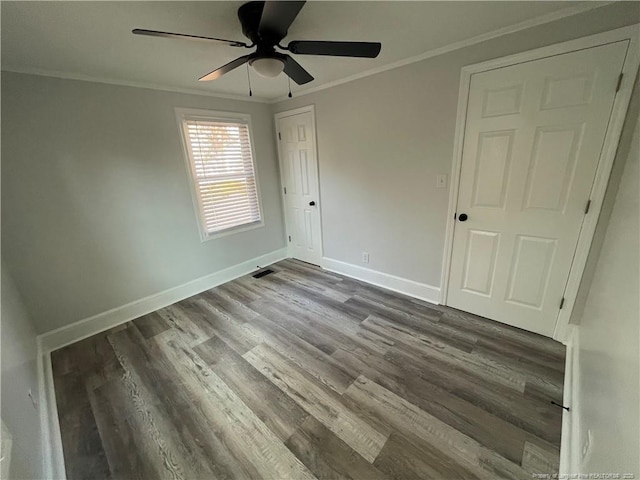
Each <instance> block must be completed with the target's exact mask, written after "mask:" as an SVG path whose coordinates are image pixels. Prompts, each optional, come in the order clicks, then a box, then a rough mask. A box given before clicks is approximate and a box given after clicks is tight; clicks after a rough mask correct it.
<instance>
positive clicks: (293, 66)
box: [284, 55, 313, 85]
mask: <svg viewBox="0 0 640 480" xmlns="http://www.w3.org/2000/svg"><path fill="white" fill-rule="evenodd" d="M285 57H286V58H285V59H284V73H285V74H287V75H288V76H289V78H291V80H293V81H294V82H296V83H297V84H298V85H304V84H305V83H309V82H311V81H313V77H312V76H311V74H310V73H309V72H307V71H306V70H305V69H304V68H302V65H300V64H299V63H298V62H296V61H295V60H294V59H293V58H292V57H291V56H289V55H285Z"/></svg>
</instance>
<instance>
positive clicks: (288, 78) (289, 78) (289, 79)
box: [287, 77, 293, 98]
mask: <svg viewBox="0 0 640 480" xmlns="http://www.w3.org/2000/svg"><path fill="white" fill-rule="evenodd" d="M287 80H288V81H289V98H291V97H293V95H291V77H287Z"/></svg>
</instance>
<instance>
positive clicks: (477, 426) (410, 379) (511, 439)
mask: <svg viewBox="0 0 640 480" xmlns="http://www.w3.org/2000/svg"><path fill="white" fill-rule="evenodd" d="M334 356H335V357H336V358H337V359H338V360H340V361H342V362H344V363H345V364H346V365H350V366H356V365H357V364H356V362H358V363H359V365H357V366H356V368H357V369H358V370H359V371H360V373H361V375H364V376H365V377H367V378H369V379H370V380H372V381H373V382H375V383H377V384H379V385H380V386H382V387H384V388H386V389H387V390H389V391H390V392H393V393H394V394H396V395H398V396H400V397H402V398H404V399H406V400H407V401H409V402H410V403H413V404H414V405H416V406H417V407H419V408H421V409H422V410H424V411H425V412H427V413H429V414H430V415H433V416H434V417H435V418H437V419H439V420H440V421H442V422H445V423H447V424H448V425H450V426H452V427H454V428H455V429H457V430H459V431H460V432H462V433H464V434H465V435H467V436H468V437H470V438H472V439H474V440H476V441H477V442H479V443H480V444H482V445H484V446H486V447H488V448H490V449H492V450H495V451H496V452H497V453H499V454H500V455H502V456H503V457H505V458H507V459H509V460H511V461H512V462H514V463H520V461H521V459H522V451H523V448H524V444H525V442H527V441H537V442H540V443H542V442H543V441H542V440H541V439H539V438H538V437H536V436H535V435H533V434H532V433H530V432H527V431H526V430H524V429H522V428H520V427H518V426H516V425H513V424H512V423H510V422H508V421H506V420H504V419H502V418H500V417H497V416H495V415H493V414H491V413H489V412H487V411H486V410H484V409H482V408H481V407H478V406H476V405H474V404H472V403H470V402H468V401H466V400H464V399H461V398H459V397H457V396H455V395H453V394H452V393H450V392H449V391H447V390H445V389H444V388H441V387H438V386H437V385H435V384H433V383H431V382H429V381H427V380H425V379H424V378H422V377H420V376H418V375H414V374H413V373H412V371H411V370H408V369H400V368H398V367H395V368H389V367H388V362H385V360H384V358H379V357H377V356H374V355H370V356H369V357H368V358H366V359H365V361H359V359H355V358H354V357H355V356H354V355H353V354H351V353H350V352H344V351H342V350H338V351H336V353H334Z"/></svg>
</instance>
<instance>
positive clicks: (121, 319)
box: [37, 248, 288, 480]
mask: <svg viewBox="0 0 640 480" xmlns="http://www.w3.org/2000/svg"><path fill="white" fill-rule="evenodd" d="M287 257H288V254H287V249H286V248H282V249H280V250H275V251H273V252H270V253H267V254H266V255H261V256H259V257H256V258H252V259H251V260H247V261H246V262H242V263H239V264H238V265H234V266H232V267H229V268H225V269H224V270H220V271H219V272H216V273H212V274H211V275H207V276H205V277H201V278H198V279H196V280H193V281H191V282H188V283H185V284H183V285H179V286H177V287H174V288H171V289H169V290H165V291H163V292H160V293H157V294H155V295H150V296H148V297H145V298H142V299H140V300H136V301H135V302H131V303H128V304H126V305H122V306H121V307H117V308H114V309H112V310H108V311H106V312H103V313H100V314H98V315H94V316H93V317H89V318H86V319H84V320H80V321H78V322H75V323H72V324H71V325H66V326H64V327H61V328H58V329H56V330H52V331H50V332H47V333H44V334H42V335H39V336H38V338H37V343H38V390H39V392H38V393H39V399H40V428H41V430H42V468H43V473H44V478H52V479H61V480H66V472H65V467H64V455H63V451H62V438H61V436H60V424H59V422H58V409H57V405H56V396H55V391H54V388H53V370H52V366H51V352H52V351H53V350H57V349H59V348H62V347H64V346H66V345H69V344H71V343H74V342H77V341H80V340H82V339H84V338H87V337H90V336H92V335H95V334H96V333H100V332H103V331H105V330H108V329H110V328H113V327H115V326H117V325H120V324H122V323H125V322H128V321H130V320H133V319H135V318H138V317H140V316H142V315H146V314H148V313H151V312H154V311H156V310H158V309H160V308H164V307H166V306H168V305H171V304H173V303H176V302H179V301H180V300H184V299H185V298H188V297H191V296H192V295H196V294H198V293H200V292H204V291H205V290H209V289H210V288H214V287H216V286H218V285H222V284H223V283H226V282H230V281H231V280H234V279H236V278H238V277H242V276H243V275H247V274H249V273H251V272H253V271H254V270H256V266H257V265H260V266H261V267H264V266H267V265H271V264H272V263H275V262H279V261H280V260H284V259H285V258H287Z"/></svg>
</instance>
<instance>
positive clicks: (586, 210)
mask: <svg viewBox="0 0 640 480" xmlns="http://www.w3.org/2000/svg"><path fill="white" fill-rule="evenodd" d="M590 208H591V200H589V201H588V202H587V206H586V207H585V209H584V214H585V215H586V214H587V213H589V209H590Z"/></svg>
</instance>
